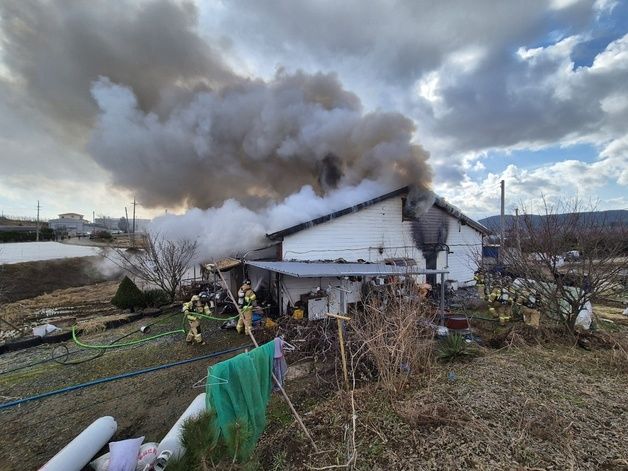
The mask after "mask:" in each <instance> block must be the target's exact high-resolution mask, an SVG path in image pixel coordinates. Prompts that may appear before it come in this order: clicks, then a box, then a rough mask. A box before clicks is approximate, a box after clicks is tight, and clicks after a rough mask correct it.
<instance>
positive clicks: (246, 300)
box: [236, 280, 257, 335]
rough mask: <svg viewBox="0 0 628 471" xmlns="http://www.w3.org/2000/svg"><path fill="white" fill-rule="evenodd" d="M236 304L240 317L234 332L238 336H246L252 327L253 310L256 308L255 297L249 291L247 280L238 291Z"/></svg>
mask: <svg viewBox="0 0 628 471" xmlns="http://www.w3.org/2000/svg"><path fill="white" fill-rule="evenodd" d="M238 304H239V305H240V311H242V316H240V317H239V318H238V325H237V326H236V330H237V331H238V333H240V334H242V333H244V334H247V335H248V334H249V332H251V327H252V326H253V310H254V309H255V307H256V306H257V296H256V295H255V291H253V290H252V289H251V282H250V281H248V280H246V281H245V282H244V284H243V285H242V286H241V287H240V289H239V291H238ZM243 318H244V320H243Z"/></svg>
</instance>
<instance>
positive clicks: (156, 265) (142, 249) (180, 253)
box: [104, 234, 198, 301]
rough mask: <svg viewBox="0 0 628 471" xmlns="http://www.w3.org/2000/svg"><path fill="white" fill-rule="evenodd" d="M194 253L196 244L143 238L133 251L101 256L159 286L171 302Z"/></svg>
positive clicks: (155, 236)
mask: <svg viewBox="0 0 628 471" xmlns="http://www.w3.org/2000/svg"><path fill="white" fill-rule="evenodd" d="M197 252H198V243H197V242H196V241H191V240H170V239H166V238H164V237H163V236H162V235H161V234H146V236H145V237H144V239H143V242H142V244H141V246H139V247H138V248H137V249H134V250H127V249H122V248H116V249H111V251H106V252H104V256H105V257H106V258H108V259H109V260H111V261H112V262H113V263H115V264H116V265H118V266H120V267H121V268H123V269H125V270H126V271H128V272H129V273H130V274H131V275H133V276H135V277H137V278H139V279H140V280H143V281H145V282H147V283H151V284H154V285H156V286H159V287H160V288H161V289H163V290H164V291H165V292H166V293H168V296H170V300H171V301H173V300H174V299H175V296H176V294H177V290H178V289H179V287H180V286H181V281H182V279H183V276H184V275H185V272H186V271H187V269H188V268H189V267H190V264H191V263H192V262H193V260H194V259H195V258H196V255H197Z"/></svg>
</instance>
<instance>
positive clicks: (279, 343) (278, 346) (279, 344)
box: [273, 337, 283, 359]
mask: <svg viewBox="0 0 628 471" xmlns="http://www.w3.org/2000/svg"><path fill="white" fill-rule="evenodd" d="M281 357H283V340H282V339H280V338H279V337H275V355H274V357H273V358H275V359H277V358H281Z"/></svg>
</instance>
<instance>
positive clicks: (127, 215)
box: [124, 206, 129, 235]
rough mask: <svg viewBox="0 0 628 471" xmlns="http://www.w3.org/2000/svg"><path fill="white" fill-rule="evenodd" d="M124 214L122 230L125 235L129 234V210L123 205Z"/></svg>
mask: <svg viewBox="0 0 628 471" xmlns="http://www.w3.org/2000/svg"><path fill="white" fill-rule="evenodd" d="M124 214H125V215H126V224H125V225H124V232H126V233H127V235H129V212H128V211H127V209H126V206H125V207H124Z"/></svg>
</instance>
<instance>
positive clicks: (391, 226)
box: [245, 186, 488, 319]
mask: <svg viewBox="0 0 628 471" xmlns="http://www.w3.org/2000/svg"><path fill="white" fill-rule="evenodd" d="M487 233H488V230H487V229H486V228H485V227H484V226H482V225H481V224H479V223H478V222H476V221H474V220H472V219H470V218H469V217H467V216H465V215H464V214H462V213H461V212H460V211H459V210H457V209H456V208H455V207H453V206H451V205H450V204H448V203H446V202H445V201H444V200H443V199H441V198H438V197H434V196H433V195H432V194H431V193H430V192H418V191H417V190H416V189H415V188H413V187H407V186H406V187H403V188H400V189H398V190H395V191H393V192H390V193H387V194H384V195H381V196H378V197H376V198H373V199H370V200H368V201H364V202H362V203H359V204H356V205H354V206H351V207H348V208H345V209H342V210H340V211H336V212H333V213H330V214H327V215H324V216H321V217H319V218H316V219H313V220H311V221H307V222H303V223H301V224H297V225H294V226H291V227H288V228H285V229H282V230H280V231H277V232H274V233H272V234H267V236H266V237H267V238H268V241H269V245H270V246H269V247H268V248H266V249H264V250H260V251H256V252H254V253H253V252H252V253H250V254H249V256H247V257H246V260H247V261H246V267H245V268H246V272H247V276H248V277H249V278H250V279H251V280H252V282H253V285H254V286H255V287H257V288H258V289H262V290H265V291H267V293H268V295H269V296H270V297H271V298H272V299H273V300H274V301H276V302H277V304H278V305H279V309H280V312H282V313H283V312H286V309H287V308H288V307H289V306H294V305H295V304H296V303H298V302H299V301H300V302H301V303H302V304H308V305H309V306H306V307H309V309H308V311H309V317H310V319H312V318H318V317H320V315H321V313H322V312H345V311H346V306H347V304H350V303H353V302H357V301H359V300H360V296H361V287H362V284H363V283H364V282H365V281H367V280H376V279H382V278H384V277H391V276H393V277H394V276H408V275H409V276H413V277H415V278H416V279H417V281H421V282H424V281H427V282H429V283H430V284H432V285H435V284H439V285H441V286H443V287H444V285H445V283H447V282H449V283H451V284H452V285H453V286H454V287H456V286H466V285H471V284H473V283H474V281H473V274H474V270H475V265H474V260H475V257H476V256H477V254H480V253H481V251H482V239H483V237H484V236H485V235H486V234H487ZM312 300H313V301H312Z"/></svg>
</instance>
